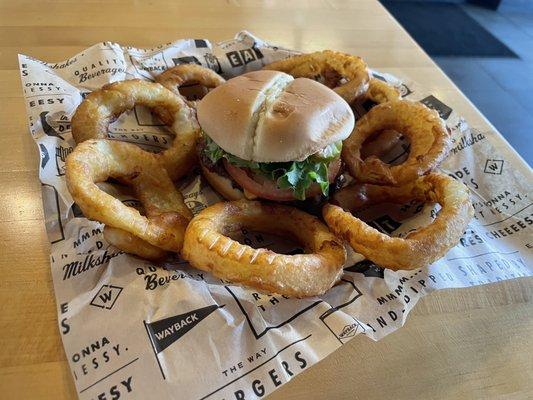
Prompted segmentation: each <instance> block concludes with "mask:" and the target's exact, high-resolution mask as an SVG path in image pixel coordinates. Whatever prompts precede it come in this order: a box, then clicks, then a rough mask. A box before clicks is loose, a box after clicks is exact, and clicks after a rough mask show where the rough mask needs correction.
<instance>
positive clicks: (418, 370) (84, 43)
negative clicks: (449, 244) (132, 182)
mask: <svg viewBox="0 0 533 400" xmlns="http://www.w3.org/2000/svg"><path fill="white" fill-rule="evenodd" d="M158 3H160V4H158ZM241 29H248V30H250V31H251V32H253V33H255V34H256V35H258V36H259V37H261V38H264V39H267V40H269V41H271V42H273V43H278V44H281V45H284V46H287V47H290V48H295V49H300V50H303V51H307V50H317V49H323V48H331V49H338V50H343V51H347V52H352V53H354V54H358V55H361V56H362V57H363V58H365V59H366V61H367V62H368V64H369V65H370V66H372V67H375V68H377V69H380V70H383V71H387V72H391V73H396V74H399V75H401V76H404V77H407V78H411V79H413V80H415V81H417V82H418V83H420V84H422V85H424V86H425V87H426V88H428V89H429V90H432V91H433V92H434V93H435V94H436V95H438V97H439V98H440V99H442V100H443V101H445V102H446V103H448V104H451V105H453V106H454V107H455V108H457V109H459V110H460V113H462V115H464V116H465V117H466V118H467V120H469V121H470V122H471V123H472V124H473V125H476V126H478V127H481V128H483V127H485V128H487V127H488V123H487V122H486V120H485V119H484V117H483V116H481V114H480V113H479V112H478V111H477V110H476V109H475V108H474V107H473V106H472V105H471V104H470V102H469V101H468V100H467V99H466V98H465V97H464V96H463V95H462V94H461V93H460V92H459V90H458V89H457V88H456V87H455V86H454V85H453V83H452V82H451V81H450V80H449V79H448V78H447V77H446V76H445V75H444V74H443V73H442V71H440V70H439V68H438V67H437V66H436V65H435V64H434V63H433V62H432V61H431V59H430V58H429V57H428V56H427V55H426V54H424V52H423V51H422V50H421V49H420V48H419V47H418V46H417V45H416V44H415V42H414V41H413V40H412V39H411V38H410V37H409V36H408V35H407V34H406V33H405V31H404V30H403V29H402V28H401V27H400V26H399V25H398V23H396V22H395V21H394V20H393V18H392V17H391V16H390V15H389V14H388V13H387V12H386V11H385V10H384V9H383V7H382V6H381V5H380V4H379V3H378V2H377V1H376V0H357V1H353V2H347V1H340V0H325V1H320V2H319V1H314V2H313V1H309V2H304V1H283V0H282V1H265V2H263V3H260V2H255V1H247V0H242V1H240V0H228V1H226V2H214V1H203V2H201V1H194V2H193V1H189V2H187V1H174V2H157V1H151V2H134V1H130V2H128V1H120V0H117V1H87V2H83V4H82V2H68V1H65V2H54V1H49V2H48V1H42V2H32V1H28V2H22V1H17V2H12V1H2V2H0V55H1V57H0V96H1V99H2V101H1V107H0V132H1V135H0V154H1V157H0V199H1V200H0V201H1V206H0V220H1V222H2V223H1V224H0V237H1V238H2V240H1V241H0V254H1V257H0V272H1V283H0V307H1V311H0V349H1V350H0V397H2V398H6V399H15V398H16V399H22V398H39V399H67V398H75V397H76V391H75V389H74V385H73V381H72V379H71V374H70V371H69V368H68V365H67V362H66V360H65V354H64V352H63V348H62V344H61V340H60V337H59V334H58V328H57V325H56V304H55V301H54V295H53V287H52V282H51V275H50V265H49V245H48V240H47V238H46V234H45V230H44V223H43V211H42V204H41V195H40V184H39V180H38V176H37V174H38V173H37V165H38V155H37V149H36V146H35V144H34V143H33V140H32V139H31V137H30V135H29V133H28V126H27V120H26V112H25V108H24V107H25V106H24V101H23V99H22V91H21V85H20V78H19V72H18V64H17V57H16V56H17V53H23V54H28V55H31V56H34V57H36V58H38V59H41V60H47V61H50V62H55V61H61V60H64V59H66V58H67V57H69V56H71V55H73V54H75V53H76V52H78V51H80V50H81V49H83V48H86V47H88V46H89V45H91V44H94V43H96V42H99V41H104V40H108V41H116V42H119V43H121V44H124V45H133V46H138V47H151V46H153V45H156V44H160V43H164V42H168V41H171V40H174V39H177V38H182V37H206V38H209V39H211V40H212V41H217V40H222V39H228V38H230V37H232V36H233V35H234V34H235V33H236V32H237V31H239V30H241ZM532 283H533V280H532V279H522V280H513V281H508V282H502V283H499V284H495V285H487V286H481V287H476V288H471V289H462V290H444V291H440V292H438V293H435V294H433V295H431V296H429V297H426V298H424V299H423V300H422V301H420V303H419V304H418V305H417V306H416V308H415V310H414V312H412V314H411V315H410V317H409V319H408V322H407V324H406V326H405V327H404V328H403V329H401V330H399V331H398V332H396V333H394V334H392V335H390V336H388V337H386V338H385V339H383V340H382V341H380V342H378V343H375V342H371V341H370V340H367V339H366V338H364V337H358V338H356V339H354V340H352V341H351V342H349V343H348V344H347V345H345V346H344V347H343V348H342V349H341V350H339V351H337V352H335V353H334V354H333V355H331V356H330V357H328V358H327V359H326V360H324V361H322V362H321V363H320V364H319V365H317V366H315V367H313V368H311V369H309V370H308V371H306V372H304V373H302V374H301V375H300V376H298V377H296V378H295V379H294V380H293V381H292V382H290V383H288V384H287V385H285V386H283V387H282V388H281V389H279V390H278V391H277V392H275V393H274V394H273V395H272V396H271V398H272V399H287V398H290V399H308V398H317V399H322V398H331V399H339V398H345V399H381V398H407V399H412V398H489V397H491V398H495V397H498V398H500V397H505V398H513V399H518V398H524V399H525V398H532V397H533V373H532V370H533V339H532V338H533V318H532V316H533V302H532V295H533V285H532Z"/></svg>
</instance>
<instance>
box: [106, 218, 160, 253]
mask: <svg viewBox="0 0 533 400" xmlns="http://www.w3.org/2000/svg"><path fill="white" fill-rule="evenodd" d="M104 239H105V240H106V241H107V242H108V243H109V244H112V245H113V246H115V247H116V248H118V249H120V250H122V251H124V252H126V253H130V254H135V255H136V256H139V257H141V258H145V259H147V260H152V261H160V260H163V259H164V258H165V257H166V256H167V252H166V251H165V250H163V249H160V248H159V247H156V246H152V245H151V244H150V243H148V242H146V241H144V240H142V239H139V238H138V237H137V236H135V235H132V234H131V233H129V232H126V231H124V230H122V229H119V228H113V227H112V226H109V225H106V226H105V227H104Z"/></svg>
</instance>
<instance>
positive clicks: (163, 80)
mask: <svg viewBox="0 0 533 400" xmlns="http://www.w3.org/2000/svg"><path fill="white" fill-rule="evenodd" d="M155 80H156V81H157V82H159V83H160V84H161V85H163V86H164V87H166V88H167V89H168V90H170V91H171V92H173V93H174V94H176V95H178V96H180V97H181V98H182V100H184V101H185V102H186V103H187V104H189V106H191V107H194V108H196V101H189V100H187V99H186V98H185V97H184V96H183V95H182V94H181V93H180V91H179V88H180V87H182V86H184V85H188V84H199V85H201V86H204V87H206V88H208V89H213V88H216V87H217V86H220V85H222V84H223V83H225V82H226V80H225V79H224V78H222V77H221V76H220V75H218V74H217V73H216V72H214V71H212V70H210V69H209V68H205V67H202V66H201V65H198V64H181V65H177V66H175V67H172V68H169V69H167V70H166V71H165V72H163V73H161V74H160V75H158V76H157V77H156V78H155Z"/></svg>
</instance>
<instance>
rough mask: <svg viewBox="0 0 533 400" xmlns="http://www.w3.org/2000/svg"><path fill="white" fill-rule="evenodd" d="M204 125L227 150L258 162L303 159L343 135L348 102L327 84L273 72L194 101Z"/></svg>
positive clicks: (349, 120)
mask: <svg viewBox="0 0 533 400" xmlns="http://www.w3.org/2000/svg"><path fill="white" fill-rule="evenodd" d="M197 114H198V121H199V122H200V125H201V127H202V130H203V131H204V132H205V134H207V135H208V136H209V137H210V138H211V139H213V141H214V142H215V143H216V144H218V145H219V146H220V147H221V148H222V149H223V150H225V151H226V152H228V153H230V154H233V155H234V156H237V157H239V158H242V159H244V160H251V161H257V162H283V161H301V160H304V159H305V158H307V157H308V156H310V155H311V154H313V153H316V152H317V151H319V150H321V149H322V148H324V147H326V146H327V145H329V144H331V143H333V142H337V141H340V140H344V139H346V138H347V137H348V136H349V135H350V133H351V132H352V129H353V127H354V120H355V119H354V116H353V113H352V110H351V109H350V106H349V105H348V103H346V102H345V101H344V100H343V99H342V98H341V97H340V96H339V95H337V94H336V93H335V92H334V91H333V90H331V89H329V88H327V87H326V86H324V85H322V84H320V83H318V82H315V81H313V80H311V79H307V78H297V79H293V78H292V77H291V76H290V75H287V74H285V73H283V72H277V71H255V72H250V73H247V74H244V75H240V76H238V77H236V78H233V79H230V80H228V81H227V82H226V83H225V84H223V85H220V86H218V87H217V88H215V89H213V90H212V91H211V92H209V93H208V94H207V95H206V96H205V97H204V98H203V99H202V100H201V101H200V103H199V104H198V107H197Z"/></svg>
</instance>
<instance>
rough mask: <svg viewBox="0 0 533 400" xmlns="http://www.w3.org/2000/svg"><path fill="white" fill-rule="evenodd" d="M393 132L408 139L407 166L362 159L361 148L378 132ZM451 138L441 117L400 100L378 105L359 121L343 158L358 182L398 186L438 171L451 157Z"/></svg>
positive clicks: (344, 149)
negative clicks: (436, 169)
mask: <svg viewBox="0 0 533 400" xmlns="http://www.w3.org/2000/svg"><path fill="white" fill-rule="evenodd" d="M386 129H392V130H395V131H397V132H400V133H401V134H402V135H404V136H406V137H408V138H409V140H410V142H411V146H410V152H409V156H408V157H407V159H406V160H405V162H403V163H401V164H399V165H394V166H390V165H388V164H386V163H384V162H383V161H381V160H380V159H379V158H378V157H375V156H370V157H368V158H366V159H364V160H363V159H362V157H361V146H362V145H363V143H364V142H365V140H366V139H368V138H369V137H370V136H372V135H374V134H375V133H376V132H379V131H382V130H386ZM450 145H451V138H450V136H449V134H448V131H447V130H446V126H445V125H444V122H443V121H442V120H441V119H440V117H439V115H438V113H437V112H436V111H434V110H430V109H429V108H427V107H426V106H425V105H423V104H422V103H415V102H412V101H409V100H398V101H391V102H387V103H382V104H378V105H377V106H375V107H373V108H372V109H371V110H370V111H369V112H368V113H366V114H365V115H364V116H363V117H361V119H359V120H358V121H357V123H356V125H355V129H354V131H353V132H352V134H351V135H350V137H348V139H346V140H345V141H344V143H343V148H342V158H343V160H344V162H345V163H346V167H347V169H348V171H349V172H350V175H352V176H353V177H354V178H355V179H357V180H358V181H359V182H366V183H375V184H381V185H394V186H398V185H401V184H403V183H406V182H410V181H413V180H415V179H416V178H417V177H418V176H421V175H424V174H426V173H428V172H430V171H432V170H433V169H435V168H436V167H437V166H438V165H439V164H440V163H441V162H442V160H443V159H444V158H445V157H446V155H447V154H448V151H449V148H450Z"/></svg>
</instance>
